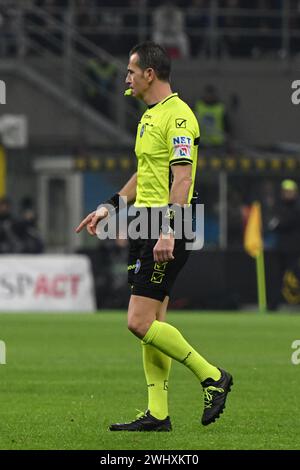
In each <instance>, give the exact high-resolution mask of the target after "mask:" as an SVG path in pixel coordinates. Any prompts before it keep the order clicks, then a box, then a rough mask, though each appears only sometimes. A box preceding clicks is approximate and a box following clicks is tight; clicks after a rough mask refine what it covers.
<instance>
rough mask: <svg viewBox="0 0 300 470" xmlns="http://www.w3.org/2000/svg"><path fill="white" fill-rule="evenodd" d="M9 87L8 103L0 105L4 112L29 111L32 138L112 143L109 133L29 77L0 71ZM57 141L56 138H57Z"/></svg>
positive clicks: (53, 140) (21, 112)
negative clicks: (51, 95)
mask: <svg viewBox="0 0 300 470" xmlns="http://www.w3.org/2000/svg"><path fill="white" fill-rule="evenodd" d="M0 79H1V80H4V81H5V83H6V88H7V93H6V94H7V104H6V105H1V106H0V115H1V114H4V113H5V114H9V113H14V114H26V115H27V117H28V126H29V139H30V140H29V142H30V143H31V144H38V143H45V142H46V143H51V142H53V143H60V142H70V143H71V144H72V143H73V144H74V145H81V144H84V143H86V142H87V143H89V144H91V145H93V144H98V145H99V144H101V143H110V140H109V139H108V137H107V133H105V132H101V129H97V128H96V126H94V127H91V125H90V124H89V123H88V122H86V120H85V119H83V118H82V116H80V115H79V114H75V113H73V112H71V111H70V110H68V109H66V107H65V106H64V105H63V104H62V103H61V102H60V101H59V100H58V99H54V98H51V97H49V96H48V95H47V94H45V92H43V91H41V89H39V88H36V87H35V86H34V85H33V84H32V83H31V82H29V81H28V80H24V79H21V78H20V77H19V76H18V75H16V74H14V73H1V67H0ZM55 141H56V142H55Z"/></svg>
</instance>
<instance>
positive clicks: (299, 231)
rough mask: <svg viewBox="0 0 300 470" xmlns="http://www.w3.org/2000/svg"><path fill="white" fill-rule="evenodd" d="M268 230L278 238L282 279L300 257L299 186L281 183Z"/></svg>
mask: <svg viewBox="0 0 300 470" xmlns="http://www.w3.org/2000/svg"><path fill="white" fill-rule="evenodd" d="M268 229H269V230H270V231H274V233H277V236H278V256H279V271H280V279H281V280H282V279H283V277H284V275H285V272H286V271H287V270H288V269H290V268H292V267H293V265H294V264H295V262H296V261H297V259H298V257H299V256H300V201H299V191H298V185H297V183H296V182H295V181H293V180H289V179H286V180H284V181H282V183H281V200H280V203H279V204H278V207H277V208H275V215H274V217H273V218H272V219H271V220H270V222H269V225H268ZM280 300H281V296H280V290H279V289H278V296H277V297H276V298H275V299H273V302H272V305H271V308H272V309H276V308H277V307H278V304H279V303H280Z"/></svg>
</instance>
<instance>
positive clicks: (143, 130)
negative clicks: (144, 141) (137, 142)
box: [140, 124, 146, 137]
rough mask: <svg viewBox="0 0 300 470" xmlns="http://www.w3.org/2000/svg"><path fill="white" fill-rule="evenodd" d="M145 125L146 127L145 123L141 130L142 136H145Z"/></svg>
mask: <svg viewBox="0 0 300 470" xmlns="http://www.w3.org/2000/svg"><path fill="white" fill-rule="evenodd" d="M145 127H146V126H145V124H143V125H142V127H141V131H140V137H143V135H144V132H145Z"/></svg>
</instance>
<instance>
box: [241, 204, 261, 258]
mask: <svg viewBox="0 0 300 470" xmlns="http://www.w3.org/2000/svg"><path fill="white" fill-rule="evenodd" d="M244 248H245V250H246V251H247V253H248V255H250V256H252V257H253V258H256V257H257V256H258V255H259V254H260V253H261V252H262V250H263V240H262V220H261V208H260V204H259V202H254V203H253V204H252V206H251V209H250V213H249V217H248V221H247V224H246V228H245V233H244Z"/></svg>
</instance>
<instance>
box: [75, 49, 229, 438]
mask: <svg viewBox="0 0 300 470" xmlns="http://www.w3.org/2000/svg"><path fill="white" fill-rule="evenodd" d="M170 70H171V65H170V60H169V58H168V56H167V54H166V52H165V50H164V49H163V48H162V47H161V46H159V45H158V44H155V43H152V42H145V43H142V44H138V45H137V46H135V47H134V48H133V49H132V50H131V51H130V54H129V64H128V69H127V77H126V84H127V85H128V86H129V89H130V93H131V94H132V96H134V97H135V98H138V99H141V100H143V101H144V103H146V105H147V106H148V108H147V109H146V111H145V112H144V114H143V116H142V118H141V120H140V122H139V124H138V128H137V136H136V145H135V153H136V157H137V161H138V167H137V172H136V173H135V174H134V175H133V176H132V177H131V179H130V180H129V181H128V182H127V183H126V184H125V186H124V187H123V188H122V189H121V190H120V191H119V193H117V194H115V195H113V196H112V197H111V199H110V200H108V201H106V204H107V203H109V204H110V205H111V206H113V207H114V208H115V210H116V211H118V209H119V208H120V205H122V204H124V202H125V201H127V202H129V203H130V202H134V205H135V206H136V207H138V208H147V210H149V212H150V208H156V207H157V208H163V210H164V211H163V216H162V223H161V231H160V235H159V237H158V238H156V239H151V238H148V239H145V240H141V239H140V240H135V241H131V243H130V253H129V271H128V274H129V276H128V277H129V282H130V284H131V289H132V291H131V297H130V301H129V307H128V328H129V330H130V331H131V332H132V333H133V334H134V335H136V336H137V337H138V338H140V339H141V340H142V350H143V365H144V371H145V376H146V382H147V386H148V408H147V410H146V411H145V413H141V414H140V415H138V416H137V418H136V419H135V420H134V421H131V422H128V423H116V424H112V425H111V426H110V428H109V429H110V430H111V431H171V429H172V426H171V421H170V417H169V413H168V379H169V373H170V368H171V361H172V359H175V360H176V361H178V362H181V363H182V364H184V365H185V366H186V367H187V368H188V369H190V370H191V371H192V372H193V373H194V374H195V376H196V378H197V380H199V382H200V384H201V386H202V388H203V392H204V410H203V415H202V420H201V422H202V424H203V425H208V424H210V423H213V422H214V421H215V420H216V419H217V418H218V417H219V416H220V414H221V413H222V411H223V409H224V408H225V401H226V397H227V394H228V392H229V391H230V388H231V385H232V376H231V375H230V374H229V373H227V372H226V371H224V370H223V369H219V368H217V367H215V366H214V365H212V364H210V363H209V362H207V360H206V359H204V358H203V357H202V356H201V355H200V354H199V353H198V352H197V351H196V350H195V349H194V348H193V347H192V346H191V345H190V344H189V343H188V342H187V341H186V339H185V338H184V337H183V336H182V335H181V333H180V332H179V331H178V330H177V329H176V328H175V327H174V326H172V325H170V324H168V323H166V322H165V318H166V310H167V306H168V301H169V295H170V291H171V288H172V286H173V284H174V281H175V279H176V277H177V275H178V273H179V271H180V270H181V268H182V267H183V266H184V264H185V263H186V261H187V258H188V256H189V253H190V252H189V251H188V250H187V249H186V246H185V245H186V240H185V238H184V236H183V237H181V239H180V238H178V237H177V236H176V233H175V232H174V217H175V213H176V212H177V210H176V209H175V210H174V207H175V208H178V211H180V210H181V208H182V206H184V205H185V204H189V203H190V202H191V198H192V195H193V189H194V181H195V173H196V167H197V150H198V148H197V146H198V143H199V137H200V132H199V126H198V123H197V120H196V118H195V116H194V114H193V112H192V110H191V109H190V108H189V106H188V105H187V104H186V103H185V102H184V101H182V100H181V99H180V98H179V96H178V94H177V93H172V90H171V86H170ZM169 182H171V184H169ZM106 204H103V205H100V207H99V208H98V209H97V210H96V211H94V212H92V213H90V214H89V215H88V216H87V217H86V218H85V219H84V220H83V221H82V222H81V223H80V225H79V226H78V227H77V229H76V232H77V233H78V232H80V231H81V230H82V229H83V228H84V227H86V229H87V231H88V232H89V234H90V235H95V234H96V226H97V224H98V222H99V221H100V220H102V219H104V218H105V217H107V216H109V211H108V209H107V205H106ZM164 208H165V209H164Z"/></svg>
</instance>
